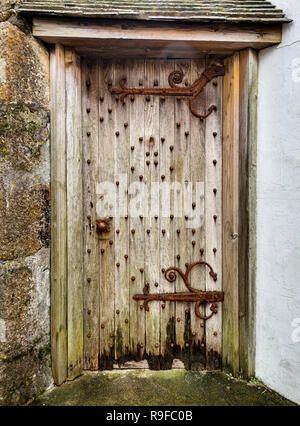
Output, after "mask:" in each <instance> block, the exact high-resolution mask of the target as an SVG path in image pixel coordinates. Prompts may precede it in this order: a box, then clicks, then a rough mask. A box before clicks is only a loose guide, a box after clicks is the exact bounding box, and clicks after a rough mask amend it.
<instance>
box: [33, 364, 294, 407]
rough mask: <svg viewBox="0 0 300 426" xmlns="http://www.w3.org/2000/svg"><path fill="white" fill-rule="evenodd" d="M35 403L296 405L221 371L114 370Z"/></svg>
mask: <svg viewBox="0 0 300 426" xmlns="http://www.w3.org/2000/svg"><path fill="white" fill-rule="evenodd" d="M33 405H49V406H54V405H69V406H74V405H84V406H88V405H98V406H100V405H104V406H105V405H121V406H122V405H131V406H140V405H147V406H151V405H152V406H156V405H162V406H170V405H175V406H176V405H177V406H188V405H193V406H198V405H200V406H208V405H209V406H211V405H212V406H220V405H221V406H222V405H224V406H226V405H230V406H231V405H234V406H239V405H247V406H275V405H294V404H293V403H291V402H290V401H288V400H286V399H284V398H283V397H281V396H280V395H278V394H277V393H276V392H273V391H271V390H269V389H267V388H266V387H265V386H264V385H263V384H259V385H257V384H255V385H252V384H249V383H247V382H245V381H242V380H237V379H232V378H230V377H228V376H226V375H225V374H224V373H221V372H209V373H208V372H193V371H185V370H168V371H150V370H142V371H132V370H131V371H113V372H103V373H96V374H95V373H89V374H85V375H84V376H82V377H80V378H79V379H77V380H76V381H74V382H69V383H66V384H64V385H62V386H60V387H56V388H54V389H53V390H51V391H49V392H47V393H45V394H44V395H42V396H40V397H39V398H38V399H37V400H36V401H35V402H34V403H33Z"/></svg>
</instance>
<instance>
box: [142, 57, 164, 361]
mask: <svg viewBox="0 0 300 426" xmlns="http://www.w3.org/2000/svg"><path fill="white" fill-rule="evenodd" d="M158 79H159V64H158V63H157V62H156V61H154V60H146V61H145V77H144V86H145V87H154V85H155V80H158ZM158 84H159V82H158ZM143 98H144V99H143V101H144V105H145V107H144V108H145V149H146V152H149V156H147V159H148V160H149V161H150V165H149V166H147V167H146V172H145V179H146V186H147V190H148V194H151V197H149V198H150V199H151V211H150V212H149V214H148V216H147V218H146V220H145V225H146V229H149V230H150V233H149V234H147V235H146V239H145V261H146V263H145V282H146V284H149V290H150V291H151V293H158V292H159V283H160V278H161V276H160V273H159V272H160V250H159V241H160V235H161V229H160V212H159V190H157V188H158V185H159V182H160V172H159V169H160V168H159V158H160V144H159V98H158V96H151V97H150V98H149V101H147V99H148V98H147V97H143ZM146 255H147V257H146ZM156 283H157V284H158V286H156V285H155V284H156ZM146 351H147V355H148V359H149V364H150V367H151V368H157V365H156V364H157V361H158V359H157V356H158V355H159V353H160V305H159V303H152V306H150V311H149V312H146ZM151 363H152V365H151Z"/></svg>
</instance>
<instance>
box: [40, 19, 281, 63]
mask: <svg viewBox="0 0 300 426" xmlns="http://www.w3.org/2000/svg"><path fill="white" fill-rule="evenodd" d="M125 24H126V23H125ZM281 33H282V29H281V25H269V26H267V27H266V26H259V25H255V26H251V25H248V26H236V25H224V24H221V23H219V24H218V26H214V27H212V26H211V25H209V24H208V25H206V24H198V25H193V24H190V25H189V24H184V23H173V24H172V26H170V25H169V24H168V23H163V22H161V23H159V25H157V24H156V25H153V23H145V22H143V23H138V22H136V23H132V22H129V23H128V24H127V25H126V26H125V25H124V21H122V23H120V22H114V21H106V22H105V24H103V23H99V21H97V22H95V21H93V22H90V23H89V24H88V25H87V23H86V22H82V21H80V20H78V19H57V18H52V19H49V18H34V20H33V35H34V36H36V37H38V38H40V39H42V40H44V41H45V42H47V43H64V44H65V45H68V44H70V43H73V46H75V47H77V46H78V47H80V46H85V47H86V48H88V47H93V48H97V47H98V48H101V46H102V45H103V44H104V43H105V44H107V43H108V42H110V41H114V40H117V41H118V43H119V49H118V54H120V53H121V51H120V49H121V48H122V45H127V46H128V43H127V42H128V41H129V42H130V46H131V47H132V48H133V47H134V46H135V44H136V43H138V44H139V45H143V46H144V49H145V50H144V54H145V55H146V54H147V52H146V49H150V50H151V48H152V46H154V45H155V42H156V44H157V43H160V44H161V48H163V44H164V46H165V48H166V43H168V46H167V51H168V54H169V52H170V50H171V51H175V50H176V49H178V47H179V46H180V44H179V45H176V43H178V42H179V43H182V42H183V43H185V45H187V43H188V44H189V46H191V47H192V49H202V50H205V49H208V50H209V51H213V50H214V49H217V50H227V51H232V50H241V49H243V48H247V47H252V48H255V49H262V48H265V47H267V46H271V45H274V44H276V43H280V42H281ZM172 45H173V46H172ZM182 51H184V50H183V49H182ZM191 52H192V51H191ZM186 55H187V53H186V54H185V55H184V56H185V57H186ZM190 55H191V53H189V56H190Z"/></svg>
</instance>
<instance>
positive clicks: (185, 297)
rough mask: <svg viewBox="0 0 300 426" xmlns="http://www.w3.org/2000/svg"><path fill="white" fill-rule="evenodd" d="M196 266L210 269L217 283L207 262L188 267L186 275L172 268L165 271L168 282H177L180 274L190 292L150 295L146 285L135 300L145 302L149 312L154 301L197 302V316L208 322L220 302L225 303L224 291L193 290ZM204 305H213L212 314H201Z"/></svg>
mask: <svg viewBox="0 0 300 426" xmlns="http://www.w3.org/2000/svg"><path fill="white" fill-rule="evenodd" d="M196 265H204V266H206V267H208V268H209V270H210V271H209V275H210V276H211V277H212V278H213V280H214V281H217V274H216V273H215V272H214V270H213V268H212V267H211V266H210V265H209V264H208V263H207V262H202V261H200V262H194V263H192V264H190V265H188V266H187V269H186V272H185V273H183V272H182V270H181V269H179V268H177V267H176V266H172V267H170V268H168V269H167V270H166V271H165V278H166V280H167V281H169V282H170V283H173V282H175V281H176V273H178V274H179V275H180V277H181V278H182V279H183V282H184V284H185V285H186V287H187V288H188V290H189V291H188V292H181V293H158V294H150V293H149V286H147V285H146V286H145V287H144V289H143V294H136V295H134V296H133V299H134V300H137V301H139V300H143V301H144V303H143V307H144V309H145V310H146V311H149V302H152V301H153V300H160V301H163V302H166V301H169V302H196V305H195V314H196V315H197V317H198V318H201V319H202V320H208V319H209V318H211V317H212V316H213V315H214V314H216V313H217V312H218V302H223V301H224V293H223V292H222V291H201V290H197V289H195V288H193V287H192V286H191V284H190V282H189V274H190V272H191V270H192V269H193V268H194V267H195V266H196ZM204 303H211V306H210V310H211V314H209V315H202V314H201V313H200V311H199V307H200V305H202V304H204Z"/></svg>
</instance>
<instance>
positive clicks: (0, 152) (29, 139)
mask: <svg viewBox="0 0 300 426" xmlns="http://www.w3.org/2000/svg"><path fill="white" fill-rule="evenodd" d="M48 121H49V120H48V114H47V112H46V111H43V110H39V111H32V110H31V109H30V108H29V107H27V106H25V105H12V104H10V105H5V106H4V105H0V158H2V159H5V160H6V161H8V162H9V163H10V165H11V167H12V168H13V169H16V170H23V171H31V170H32V169H33V168H34V167H35V166H36V164H37V163H39V159H40V155H41V149H42V148H43V145H44V144H45V141H47V140H48Z"/></svg>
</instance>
